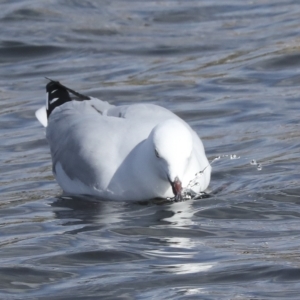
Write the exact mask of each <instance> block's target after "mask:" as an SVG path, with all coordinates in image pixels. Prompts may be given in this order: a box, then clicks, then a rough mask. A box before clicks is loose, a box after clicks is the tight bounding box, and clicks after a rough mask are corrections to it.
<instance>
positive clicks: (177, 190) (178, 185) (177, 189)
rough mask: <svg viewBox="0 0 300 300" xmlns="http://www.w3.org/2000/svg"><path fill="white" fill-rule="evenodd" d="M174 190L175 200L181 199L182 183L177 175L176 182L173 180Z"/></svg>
mask: <svg viewBox="0 0 300 300" xmlns="http://www.w3.org/2000/svg"><path fill="white" fill-rule="evenodd" d="M171 185H172V190H173V193H174V195H175V201H181V200H182V194H181V192H182V184H181V181H180V180H179V178H178V177H175V180H174V182H171Z"/></svg>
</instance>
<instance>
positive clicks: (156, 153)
mask: <svg viewBox="0 0 300 300" xmlns="http://www.w3.org/2000/svg"><path fill="white" fill-rule="evenodd" d="M155 155H156V157H159V153H158V151H157V150H156V149H155Z"/></svg>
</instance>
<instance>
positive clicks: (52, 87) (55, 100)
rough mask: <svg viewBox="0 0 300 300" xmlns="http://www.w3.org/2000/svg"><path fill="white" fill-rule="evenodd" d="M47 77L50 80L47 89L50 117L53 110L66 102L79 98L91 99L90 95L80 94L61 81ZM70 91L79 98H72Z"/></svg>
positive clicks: (47, 105) (80, 99)
mask: <svg viewBox="0 0 300 300" xmlns="http://www.w3.org/2000/svg"><path fill="white" fill-rule="evenodd" d="M46 79H48V80H50V82H49V83H48V84H47V85H46V91H47V100H46V101H47V102H46V110H47V118H49V116H50V114H51V112H52V111H53V110H54V109H55V107H58V106H60V105H62V104H64V103H66V102H69V101H72V100H77V101H83V100H90V97H88V96H85V95H83V94H80V93H78V92H76V91H74V90H72V89H70V88H68V87H66V86H64V85H62V84H61V83H60V82H59V81H55V80H52V79H50V78H47V77H46ZM70 93H71V94H72V95H74V96H76V98H77V99H74V98H71V97H70Z"/></svg>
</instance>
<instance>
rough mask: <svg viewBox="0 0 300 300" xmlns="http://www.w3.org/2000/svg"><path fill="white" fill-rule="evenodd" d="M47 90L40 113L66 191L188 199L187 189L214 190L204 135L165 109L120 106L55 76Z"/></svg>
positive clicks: (121, 197)
mask: <svg viewBox="0 0 300 300" xmlns="http://www.w3.org/2000/svg"><path fill="white" fill-rule="evenodd" d="M46 90H47V99H46V107H42V108H40V109H39V110H38V111H37V112H36V117H37V118H38V120H39V121H40V122H41V123H42V124H43V125H44V126H45V127H47V128H46V137H47V140H48V142H49V145H50V149H51V155H52V163H53V173H54V175H55V178H56V180H57V182H58V184H59V185H60V186H61V188H62V189H63V190H64V191H65V192H66V193H68V194H85V195H94V196H98V197H101V198H106V199H112V200H134V201H136V200H147V199H152V198H170V197H174V196H175V200H181V199H182V194H183V191H184V190H185V188H189V189H191V190H192V191H193V192H194V193H197V194H198V193H200V192H203V191H204V190H205V189H206V188H207V187H208V185H209V182H210V173H211V166H210V164H209V162H208V160H207V158H206V155H205V151H204V147H203V144H202V142H201V140H200V138H199V137H198V135H197V134H196V133H195V132H194V131H193V130H192V129H191V127H190V126H189V125H188V124H187V123H186V122H184V121H183V120H182V119H181V118H179V117H178V116H176V115H175V114H173V113H172V112H171V111H169V110H167V109H166V108H163V107H161V106H158V105H153V104H133V105H122V106H114V105H111V104H109V103H107V102H105V101H101V100H99V99H96V98H93V97H88V96H85V95H82V94H79V93H77V92H75V91H73V90H71V89H69V88H67V87H65V86H64V85H62V84H60V83H59V82H57V81H53V80H51V81H50V82H49V83H48V85H47V87H46ZM71 95H72V96H76V97H77V100H75V99H72V98H71V97H70V96H71ZM196 174H198V176H196ZM199 174H200V176H199ZM195 176H196V177H195ZM191 182H193V185H192V186H189V184H190V183H191Z"/></svg>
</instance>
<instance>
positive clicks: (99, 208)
mask: <svg viewBox="0 0 300 300" xmlns="http://www.w3.org/2000/svg"><path fill="white" fill-rule="evenodd" d="M197 201H201V200H193V201H192V200H191V201H185V202H178V203H168V202H166V203H163V204H160V205H158V204H157V203H156V202H155V201H149V202H144V203H142V204H141V203H136V202H135V203H133V202H114V201H103V200H100V201H99V200H98V199H97V200H95V199H94V198H91V197H64V196H62V197H59V198H58V199H56V200H55V201H54V202H53V203H52V205H51V206H52V207H53V211H54V213H55V216H56V218H58V219H60V220H62V222H61V224H62V226H64V228H65V230H64V232H65V233H68V234H77V233H82V234H85V235H89V239H93V243H94V244H95V243H96V242H97V241H99V244H98V245H99V246H98V247H100V248H101V247H105V249H111V250H112V251H116V250H119V249H121V248H122V251H126V252H128V253H135V254H140V255H141V256H142V257H148V258H149V259H150V260H153V259H154V260H155V261H157V263H154V264H153V263H151V264H150V265H149V271H151V270H152V271H151V272H154V273H157V272H159V273H161V272H163V273H168V274H169V273H172V274H186V273H195V272H202V271H205V270H208V269H209V268H211V267H212V265H211V264H209V263H207V262H205V263H199V260H198V261H197V260H196V261H195V260H194V258H195V256H197V255H198V253H199V246H201V238H202V237H205V236H207V235H208V234H209V233H207V232H205V231H204V230H201V226H200V225H199V223H198V222H199V220H198V218H197V217H195V216H194V214H195V213H196V212H197V211H199V209H200V208H199V205H195V204H197ZM103 229H104V230H103ZM90 231H93V233H90V234H89V233H88V232H90ZM107 232H110V233H109V236H108V235H107ZM104 240H105V242H104ZM104 243H105V245H104ZM120 245H121V248H120ZM78 250H80V249H78Z"/></svg>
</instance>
